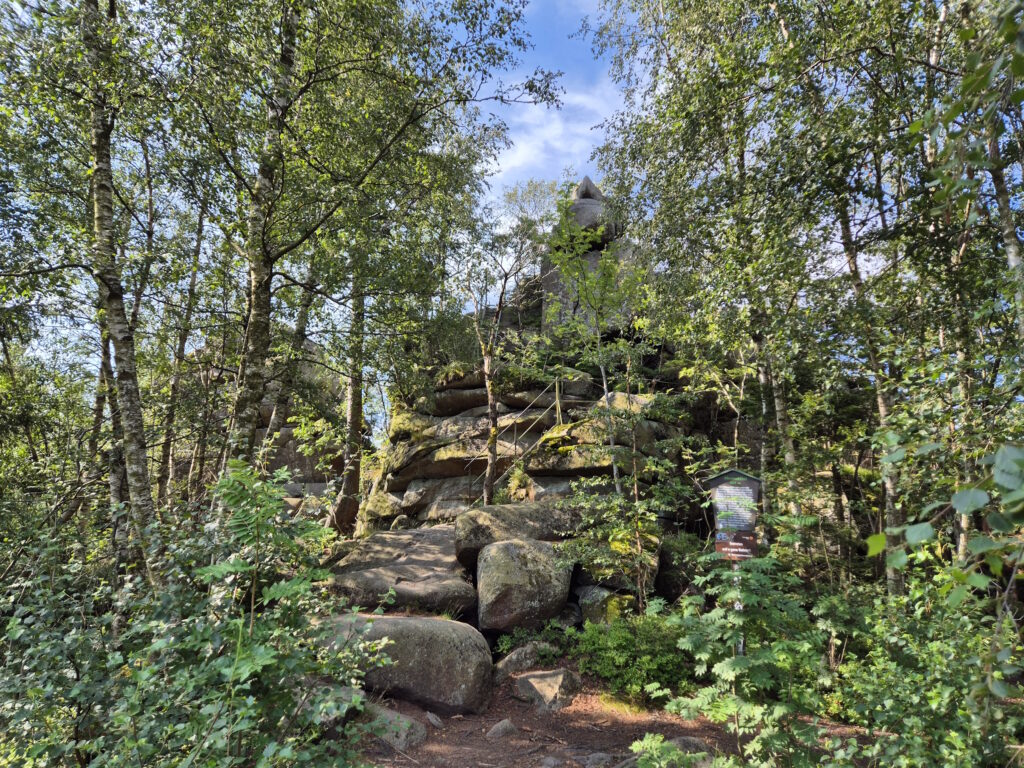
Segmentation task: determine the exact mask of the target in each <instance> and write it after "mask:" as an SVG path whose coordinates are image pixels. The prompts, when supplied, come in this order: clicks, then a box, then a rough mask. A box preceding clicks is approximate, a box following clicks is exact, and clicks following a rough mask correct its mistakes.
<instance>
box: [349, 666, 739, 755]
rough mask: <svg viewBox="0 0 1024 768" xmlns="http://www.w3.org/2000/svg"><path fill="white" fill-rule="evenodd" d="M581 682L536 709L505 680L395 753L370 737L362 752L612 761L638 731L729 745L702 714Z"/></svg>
mask: <svg viewBox="0 0 1024 768" xmlns="http://www.w3.org/2000/svg"><path fill="white" fill-rule="evenodd" d="M584 682H585V687H584V690H583V692H582V693H581V694H579V695H578V696H577V697H576V699H575V700H574V701H573V703H572V704H571V705H570V706H569V707H566V708H565V709H563V710H561V711H559V712H553V713H542V712H538V711H537V710H536V709H535V707H534V706H533V705H532V704H528V703H526V702H524V701H520V700H519V699H516V698H515V697H513V696H512V693H511V686H512V683H511V681H507V682H505V683H504V684H502V685H501V686H499V687H498V688H496V689H495V692H494V698H493V699H492V700H491V706H490V708H489V709H488V711H487V712H485V713H484V714H481V715H461V716H455V717H445V718H442V726H443V727H442V728H441V729H437V728H435V727H433V726H430V725H428V726H427V731H428V735H427V740H426V742H424V743H423V744H422V745H420V746H419V747H417V748H415V749H413V750H409V751H408V752H406V753H399V752H397V751H396V750H395V749H393V748H391V747H389V746H387V745H385V744H383V743H381V742H377V741H375V742H374V744H373V745H371V746H369V747H368V748H367V749H366V750H365V751H364V753H363V754H364V756H365V758H366V760H367V761H368V762H369V763H371V764H372V765H374V766H377V767H378V768H410V767H411V766H423V767H424V768H475V767H476V766H480V768H555V767H556V766H559V767H561V768H613V766H615V765H617V764H618V763H620V762H622V761H623V760H625V759H626V758H627V757H629V756H630V755H631V754H632V753H631V752H630V751H629V746H630V744H632V743H633V742H634V741H636V740H637V739H640V738H642V737H643V735H644V734H645V733H660V734H663V735H664V736H665V737H666V738H676V737H679V736H688V737H691V738H696V739H700V740H701V741H702V742H704V743H706V744H707V745H708V747H709V748H710V749H711V750H714V749H720V750H723V751H729V738H728V736H727V734H725V732H724V731H723V730H722V729H721V728H718V727H717V726H715V725H713V724H711V723H709V722H707V721H702V720H683V719H681V718H679V717H675V716H673V715H670V714H668V713H665V712H661V711H657V710H654V711H639V710H635V709H630V708H628V707H625V706H623V705H619V704H617V703H615V702H613V701H611V700H610V699H608V698H607V697H603V696H602V691H601V689H600V688H599V687H598V686H597V685H596V684H595V683H594V681H593V680H585V681H584ZM388 706H389V707H391V708H392V709H395V710H398V711H399V712H401V713H402V714H404V715H408V716H410V717H414V718H416V719H417V720H419V721H420V722H422V723H427V717H426V714H427V713H426V712H425V711H424V710H423V709H420V708H418V707H416V706H415V705H412V704H408V703H406V702H398V701H395V702H388ZM506 718H508V719H509V720H511V721H512V723H513V725H515V727H516V731H515V732H513V733H510V734H509V735H507V736H503V737H500V738H496V739H488V738H487V736H486V734H487V732H488V731H489V730H490V729H491V728H492V727H493V726H494V725H495V724H496V723H498V722H499V721H501V720H504V719H506ZM602 756H604V757H602Z"/></svg>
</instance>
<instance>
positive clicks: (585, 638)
mask: <svg viewBox="0 0 1024 768" xmlns="http://www.w3.org/2000/svg"><path fill="white" fill-rule="evenodd" d="M574 637H575V641H576V642H575V647H574V648H573V649H572V651H571V653H572V655H573V656H574V657H575V658H576V659H578V660H579V668H580V671H581V672H584V673H586V674H591V675H595V676H597V677H599V678H601V679H602V680H603V681H604V682H605V683H607V684H608V687H609V688H610V689H611V690H612V691H613V692H615V693H618V694H622V695H624V696H626V697H628V698H629V699H630V700H632V701H644V700H650V699H651V698H652V694H653V690H652V686H654V687H655V688H667V689H670V690H671V691H673V692H675V693H679V692H681V691H683V690H685V689H686V688H687V686H688V685H689V681H690V679H691V676H692V668H693V661H692V658H691V657H690V656H688V655H687V654H684V653H682V652H680V650H679V648H678V647H677V644H678V642H679V640H680V639H681V634H680V631H679V628H678V627H677V626H673V625H672V624H670V623H669V622H668V621H666V619H665V617H664V616H661V615H641V616H629V617H626V618H622V619H616V620H615V621H614V622H612V623H611V624H592V623H590V622H587V623H586V624H585V625H584V627H583V630H582V631H579V632H575V633H574Z"/></svg>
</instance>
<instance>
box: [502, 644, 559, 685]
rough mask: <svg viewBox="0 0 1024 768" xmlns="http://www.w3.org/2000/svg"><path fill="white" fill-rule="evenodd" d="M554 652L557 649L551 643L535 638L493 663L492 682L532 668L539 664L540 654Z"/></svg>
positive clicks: (552, 653)
mask: <svg viewBox="0 0 1024 768" xmlns="http://www.w3.org/2000/svg"><path fill="white" fill-rule="evenodd" d="M555 653H557V650H556V649H555V647H554V646H553V645H551V644H550V643H542V642H540V641H537V640H534V641H533V642H530V643H527V644H526V645H524V646H522V647H520V648H516V649H515V650H514V651H512V653H510V654H509V655H508V656H506V657H505V658H503V659H502V660H501V661H499V662H498V663H497V664H495V665H494V682H496V683H500V682H501V681H502V680H504V679H505V678H507V677H508V676H509V675H516V674H518V673H520V672H525V671H526V670H528V669H532V668H533V667H536V666H538V665H539V664H540V659H541V656H542V655H544V654H548V655H554V654H555Z"/></svg>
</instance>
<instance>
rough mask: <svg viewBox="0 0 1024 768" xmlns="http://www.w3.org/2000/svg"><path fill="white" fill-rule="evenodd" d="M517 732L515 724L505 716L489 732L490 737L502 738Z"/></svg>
mask: <svg viewBox="0 0 1024 768" xmlns="http://www.w3.org/2000/svg"><path fill="white" fill-rule="evenodd" d="M515 732H516V727H515V725H513V724H512V721H511V720H509V719H508V718H505V719H504V720H502V721H501V722H499V723H496V724H495V725H494V726H493V727H492V728H491V730H489V731H488V732H487V738H488V739H502V738H504V737H506V736H508V735H510V734H513V733H515Z"/></svg>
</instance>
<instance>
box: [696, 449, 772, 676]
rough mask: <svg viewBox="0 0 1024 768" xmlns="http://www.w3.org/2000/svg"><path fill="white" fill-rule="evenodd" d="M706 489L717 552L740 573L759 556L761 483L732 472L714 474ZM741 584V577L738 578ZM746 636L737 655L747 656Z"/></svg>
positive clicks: (738, 604)
mask: <svg viewBox="0 0 1024 768" xmlns="http://www.w3.org/2000/svg"><path fill="white" fill-rule="evenodd" d="M704 487H705V488H707V489H708V492H709V493H710V494H711V506H712V508H713V509H714V511H715V551H716V552H718V554H720V555H721V556H722V558H723V559H725V560H730V561H732V569H733V571H739V567H740V561H741V560H749V559H751V558H753V557H757V535H756V534H755V532H754V530H755V527H756V525H757V509H758V504H759V502H760V501H761V481H760V480H759V479H758V478H756V477H754V476H753V475H748V474H747V473H746V472H743V471H741V470H738V469H730V470H727V471H725V472H722V473H721V474H719V475H715V476H714V477H712V478H711V479H710V480H708V481H707V482H706V483H705V484H704ZM735 581H736V583H739V574H737V575H736V576H735ZM733 608H734V609H735V610H737V611H742V610H743V603H742V601H740V600H737V601H736V602H735V603H734V605H733ZM744 650H745V649H744V642H743V635H740V641H739V644H738V647H737V649H736V653H737V655H739V656H742V655H743V653H744Z"/></svg>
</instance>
